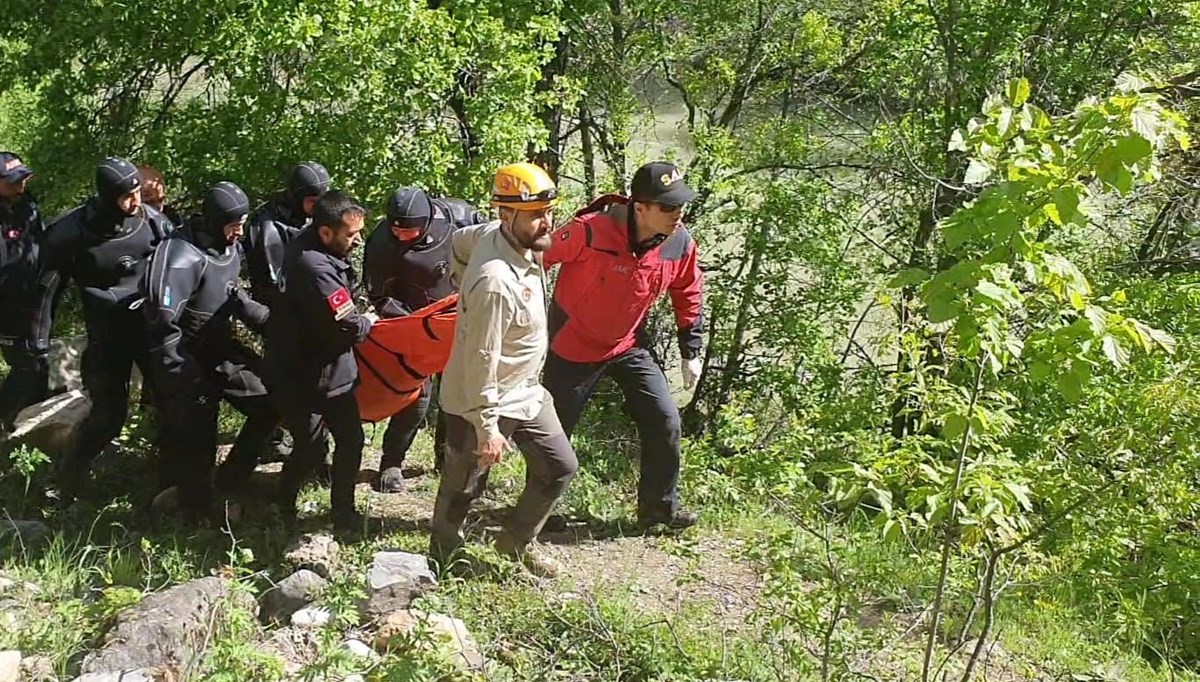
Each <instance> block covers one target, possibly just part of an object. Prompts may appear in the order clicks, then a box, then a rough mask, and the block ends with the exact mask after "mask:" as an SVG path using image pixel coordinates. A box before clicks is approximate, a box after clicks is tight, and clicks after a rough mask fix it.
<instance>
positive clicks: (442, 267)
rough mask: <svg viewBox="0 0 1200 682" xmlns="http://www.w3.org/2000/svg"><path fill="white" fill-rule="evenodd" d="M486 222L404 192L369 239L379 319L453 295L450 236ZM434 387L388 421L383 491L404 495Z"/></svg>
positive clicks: (474, 213) (440, 438) (438, 455)
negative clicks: (407, 468)
mask: <svg viewBox="0 0 1200 682" xmlns="http://www.w3.org/2000/svg"><path fill="white" fill-rule="evenodd" d="M487 220H488V218H487V216H486V215H484V214H483V213H480V212H479V211H478V210H476V209H475V207H474V206H472V205H471V204H469V203H467V202H466V201H463V200H461V199H450V198H444V199H443V198H439V199H431V198H430V197H429V196H428V195H427V194H426V193H425V191H424V190H421V189H419V188H416V187H402V188H400V189H398V190H396V192H395V193H393V194H392V197H391V198H390V199H389V200H388V205H387V217H385V218H384V219H383V220H380V221H379V224H378V225H376V226H375V230H374V231H373V232H371V236H370V237H369V238H368V239H367V246H366V253H364V255H363V271H364V274H365V278H366V280H367V295H368V296H369V297H370V300H371V303H372V305H373V306H374V307H375V311H376V312H377V313H379V316H380V318H389V317H401V316H404V315H408V314H409V313H411V312H413V311H414V310H418V309H420V308H423V307H424V306H426V305H429V304H430V303H434V302H435V301H438V300H440V299H443V298H445V297H446V296H449V295H450V294H452V293H454V286H453V285H452V284H451V283H450V263H451V261H452V260H453V259H452V256H451V253H450V235H451V234H453V232H454V231H455V230H456V229H458V228H460V227H466V226H469V225H479V224H481V223H486V222H487ZM432 389H433V382H432V381H426V382H425V387H424V389H423V390H422V391H421V397H420V398H418V399H417V401H416V402H414V403H412V404H411V405H409V406H408V407H406V408H405V409H403V410H401V411H400V412H399V413H398V414H396V415H395V416H393V417H392V418H391V419H390V420H389V421H388V426H387V431H385V432H384V434H383V458H382V460H381V461H380V463H379V472H380V475H379V490H380V491H381V492H385V493H398V492H400V491H401V490H403V489H404V477H403V475H402V474H401V469H400V467H401V465H402V464H403V463H404V457H405V455H407V454H408V450H409V448H411V447H412V443H413V440H414V439H415V438H416V436H417V431H418V430H419V429H420V428H421V425H422V424H424V422H425V416H426V414H427V413H428V412H429V403H430V397H431V393H432ZM445 442H446V441H445V420H444V418H443V417H442V416H441V414H440V413H439V415H438V421H437V426H436V428H435V431H434V458H435V462H436V468H437V470H438V471H441V469H442V461H443V460H444V458H445V453H444V452H443V449H444V447H445Z"/></svg>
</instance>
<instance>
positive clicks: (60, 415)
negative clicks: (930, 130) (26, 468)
mask: <svg viewBox="0 0 1200 682" xmlns="http://www.w3.org/2000/svg"><path fill="white" fill-rule="evenodd" d="M91 410H92V401H91V400H88V397H87V396H86V395H84V393H83V391H79V390H74V391H68V392H67V393H60V394H58V395H55V396H51V397H49V398H47V399H45V400H43V401H42V402H40V403H37V404H35V405H30V406H29V407H27V408H25V409H23V410H21V412H20V413H19V414H17V417H16V420H15V421H14V424H13V432H12V433H11V434H9V436H8V440H10V441H12V442H15V443H23V444H25V445H28V446H30V447H33V448H37V449H38V450H41V451H42V452H44V453H46V454H47V455H50V456H51V457H58V456H60V455H62V454H63V453H65V452H66V450H67V448H68V447H70V445H71V440H72V438H73V437H74V435H75V433H76V431H78V429H79V425H80V424H82V423H83V420H84V419H85V418H87V416H88V412H90V411H91Z"/></svg>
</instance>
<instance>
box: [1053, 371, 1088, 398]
mask: <svg viewBox="0 0 1200 682" xmlns="http://www.w3.org/2000/svg"><path fill="white" fill-rule="evenodd" d="M1058 390H1059V391H1061V392H1062V394H1063V397H1064V398H1066V399H1067V402H1071V403H1074V402H1078V401H1079V397H1080V396H1081V395H1082V394H1083V380H1082V378H1081V377H1080V376H1079V375H1078V374H1076V373H1075V372H1063V373H1062V374H1059V375H1058Z"/></svg>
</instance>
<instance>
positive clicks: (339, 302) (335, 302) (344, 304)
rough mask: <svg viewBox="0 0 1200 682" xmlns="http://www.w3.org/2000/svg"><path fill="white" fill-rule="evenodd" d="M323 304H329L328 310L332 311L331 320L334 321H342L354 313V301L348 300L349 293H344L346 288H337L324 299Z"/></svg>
mask: <svg viewBox="0 0 1200 682" xmlns="http://www.w3.org/2000/svg"><path fill="white" fill-rule="evenodd" d="M325 302H326V303H328V304H329V309H330V310H332V311H333V319H335V320H342V319H344V318H345V317H346V316H347V315H349V314H350V313H352V312H354V301H352V300H350V292H349V291H346V287H338V290H337V291H335V292H333V293H332V294H329V296H328V297H326V299H325Z"/></svg>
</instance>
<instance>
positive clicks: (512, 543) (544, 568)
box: [496, 531, 559, 579]
mask: <svg viewBox="0 0 1200 682" xmlns="http://www.w3.org/2000/svg"><path fill="white" fill-rule="evenodd" d="M496 551H497V552H498V553H499V554H500V555H501V556H503V557H506V558H508V559H511V560H512V561H515V562H517V563H518V564H520V565H521V566H523V567H524V568H525V570H526V571H529V573H531V574H533V575H535V576H537V577H539V578H548V579H549V578H555V577H557V576H558V572H559V567H558V563H557V562H555V561H554V560H553V559H551V558H550V557H547V556H544V555H543V554H542V553H541V552H540V551H538V549H537V548H536V547H535V546H533V545H532V544H531V543H519V542H517V541H516V540H514V539H513V537H512V536H511V535H509V534H508V533H507V532H505V531H501V532H500V534H499V535H497V536H496Z"/></svg>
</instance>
